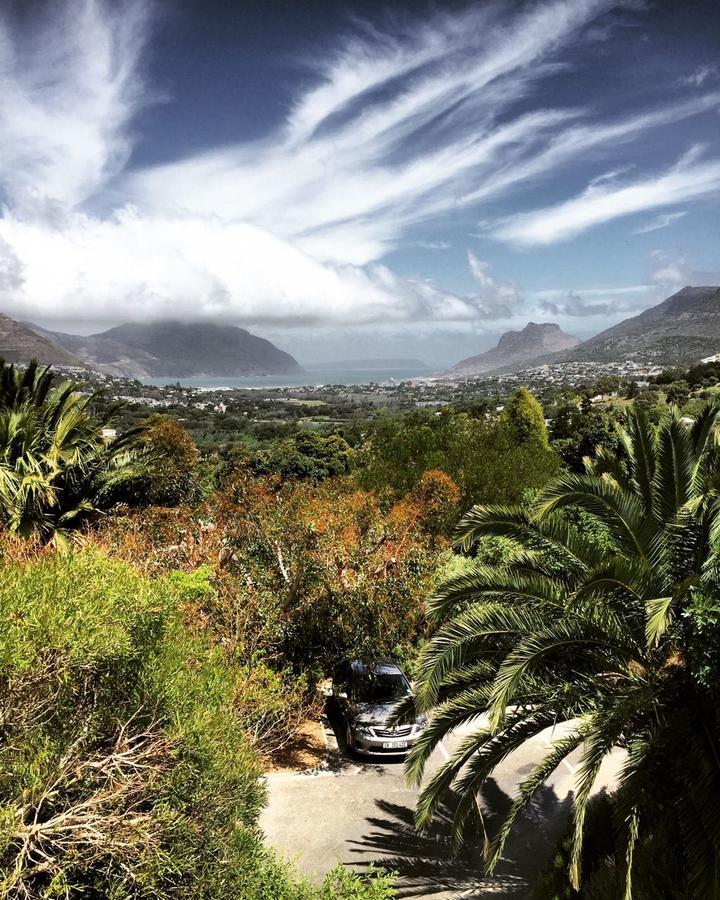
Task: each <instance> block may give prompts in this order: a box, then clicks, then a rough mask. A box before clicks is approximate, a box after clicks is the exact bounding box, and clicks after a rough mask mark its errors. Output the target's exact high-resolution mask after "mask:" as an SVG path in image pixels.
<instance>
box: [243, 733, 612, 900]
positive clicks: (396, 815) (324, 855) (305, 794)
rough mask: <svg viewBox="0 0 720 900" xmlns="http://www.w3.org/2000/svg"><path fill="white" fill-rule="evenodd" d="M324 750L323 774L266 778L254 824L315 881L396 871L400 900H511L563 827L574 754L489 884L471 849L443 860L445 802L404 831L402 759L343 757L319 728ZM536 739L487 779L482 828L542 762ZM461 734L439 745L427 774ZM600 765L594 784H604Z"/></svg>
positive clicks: (408, 816)
mask: <svg viewBox="0 0 720 900" xmlns="http://www.w3.org/2000/svg"><path fill="white" fill-rule="evenodd" d="M326 726H327V727H326V733H327V734H328V737H329V742H330V747H331V752H330V756H329V761H328V766H327V768H325V769H323V770H320V771H317V772H313V773H302V774H299V773H298V774H295V773H287V774H285V773H283V774H276V775H271V776H269V778H268V789H269V802H268V806H267V808H266V809H265V811H264V813H263V815H262V817H261V821H260V824H261V827H262V828H263V830H264V832H265V834H266V836H267V839H268V841H269V842H270V843H271V844H273V845H274V846H275V847H277V848H278V849H279V850H280V851H281V853H282V854H283V855H285V856H286V857H287V858H289V859H294V860H295V862H296V864H297V866H298V868H299V869H300V870H301V871H302V872H304V873H305V874H307V875H310V876H313V877H316V878H318V879H319V878H321V877H322V876H323V875H324V874H325V872H327V871H328V869H331V868H332V867H333V866H334V865H335V864H336V863H337V862H341V863H343V864H345V865H347V866H353V867H357V868H360V869H362V868H364V867H365V866H367V865H368V864H369V863H370V862H374V863H375V864H377V865H382V866H383V867H384V868H386V869H389V870H393V871H395V872H397V873H398V887H399V896H400V897H424V898H433V900H435V898H437V900H440V898H457V897H514V898H521V897H525V896H526V895H527V884H528V879H531V878H532V876H533V874H534V873H535V872H536V871H537V870H538V868H540V867H541V866H542V865H543V864H544V863H545V861H546V860H547V859H548V856H549V854H550V853H551V851H552V848H553V846H554V844H555V840H556V838H557V835H558V833H559V831H560V830H561V828H562V826H563V823H564V822H565V821H566V816H567V812H568V810H569V804H570V799H571V798H570V796H569V795H570V791H571V790H572V786H573V771H574V768H575V765H576V764H577V757H578V754H576V755H575V757H574V758H571V759H570V760H569V761H568V762H567V763H563V764H562V765H561V766H560V767H559V768H558V770H557V771H556V773H555V775H554V777H553V780H552V781H551V783H550V786H549V787H547V788H545V789H544V790H543V792H541V794H540V795H539V796H538V800H537V802H536V803H535V804H534V806H533V808H532V810H531V811H530V812H529V814H528V815H527V816H525V818H524V819H523V820H522V821H520V822H519V823H518V827H517V828H516V830H515V832H514V834H513V836H512V838H511V840H510V841H508V845H507V848H506V858H505V859H503V860H502V862H501V864H500V866H499V867H498V870H497V873H496V876H495V878H494V879H492V880H489V879H486V878H484V877H483V876H482V874H481V872H482V865H481V852H480V848H479V846H476V847H475V848H474V849H470V850H468V851H466V852H465V853H464V855H462V856H461V857H459V858H456V859H451V858H450V856H449V853H448V840H447V834H448V824H449V821H450V816H451V808H452V799H451V800H450V801H449V803H448V804H447V805H446V806H445V807H443V808H442V809H441V810H440V811H439V815H438V817H437V822H436V824H435V825H434V827H433V828H432V830H431V831H430V832H429V833H427V834H423V835H418V834H417V833H416V832H415V830H414V827H413V810H414V807H415V800H416V797H417V791H416V790H414V789H411V788H408V786H407V785H406V783H405V778H404V773H403V766H402V760H399V761H394V760H393V761H390V760H387V761H385V760H383V761H382V763H374V762H372V763H368V762H364V761H363V760H361V759H359V758H351V757H350V756H348V754H347V753H346V751H345V747H344V744H343V743H340V744H339V746H338V742H337V740H336V738H335V736H334V733H333V731H332V729H331V728H330V727H329V725H327V723H326ZM551 737H552V734H551V732H549V731H548V732H546V733H544V734H543V735H541V736H539V737H538V738H537V739H535V740H534V741H531V742H529V743H528V744H526V745H525V746H524V747H522V748H521V749H520V750H518V751H516V753H514V754H513V755H512V756H511V757H510V758H508V760H506V762H505V763H504V764H503V765H502V766H501V767H500V768H499V769H498V770H497V771H496V777H495V779H494V780H493V781H491V782H490V783H489V784H488V785H487V787H486V789H485V791H484V792H483V797H482V807H483V812H484V816H485V819H486V821H487V823H488V827H489V830H491V831H492V829H493V826H494V824H495V822H496V821H497V819H498V818H499V817H500V816H501V815H502V814H503V812H504V811H505V810H507V808H508V806H509V805H510V802H511V799H510V798H511V796H512V794H513V793H514V789H515V786H516V785H517V784H518V782H519V781H521V780H522V779H523V778H524V777H525V776H526V775H527V774H528V773H529V772H530V771H531V769H532V767H533V765H534V763H536V762H537V761H538V760H539V759H540V758H541V757H542V755H543V750H544V749H545V748H546V747H547V744H548V741H549V740H550V739H551ZM460 738H461V735H457V736H454V737H453V738H451V739H449V740H448V741H447V742H446V745H441V747H440V748H439V750H437V751H436V752H435V755H434V758H433V759H432V760H431V764H430V767H429V770H428V771H429V772H431V771H432V770H433V769H434V768H435V767H436V766H437V765H439V764H440V763H441V762H442V761H443V759H444V758H447V753H448V752H451V751H452V749H453V747H454V745H455V744H456V743H457V741H458V740H459V739H460ZM612 768H613V766H612V765H611V766H609V767H608V768H607V770H606V772H605V773H604V777H603V778H602V779H601V780H602V781H603V783H608V782H609V781H610V780H611V779H612Z"/></svg>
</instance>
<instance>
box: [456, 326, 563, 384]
mask: <svg viewBox="0 0 720 900" xmlns="http://www.w3.org/2000/svg"><path fill="white" fill-rule="evenodd" d="M578 344H580V340H579V338H576V337H574V336H573V335H570V334H566V333H565V332H564V331H563V330H562V329H561V328H560V326H559V325H558V324H557V323H555V322H528V323H527V325H525V327H524V328H522V329H521V330H520V331H506V332H505V333H504V334H502V335H501V336H500V338H499V339H498V342H497V344H496V345H495V347H492V348H491V349H490V350H486V351H485V352H483V353H478V354H476V355H475V356H468V357H467V358H466V359H462V360H460V362H458V363H455V365H454V366H451V367H450V368H449V369H447V370H446V372H445V373H444V375H445V376H461V377H467V378H470V377H473V376H476V375H484V374H487V373H490V372H493V371H495V370H497V369H499V368H504V367H508V366H514V365H517V364H519V363H522V362H524V361H526V360H528V359H532V358H533V357H534V356H538V355H539V354H540V353H542V352H543V351H544V352H545V353H555V352H558V351H561V350H566V349H568V348H569V347H576V346H577V345H578Z"/></svg>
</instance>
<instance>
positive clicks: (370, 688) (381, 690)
mask: <svg viewBox="0 0 720 900" xmlns="http://www.w3.org/2000/svg"><path fill="white" fill-rule="evenodd" d="M409 688H410V686H409V684H408V681H407V679H406V678H405V676H404V675H401V674H400V672H396V673H390V672H365V673H363V675H362V676H361V677H360V678H359V680H358V682H357V686H356V688H355V699H356V700H358V701H359V702H360V703H393V702H395V701H397V700H401V699H402V698H403V697H407V695H408V694H409V693H410V690H409Z"/></svg>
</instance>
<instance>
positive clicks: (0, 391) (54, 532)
mask: <svg viewBox="0 0 720 900" xmlns="http://www.w3.org/2000/svg"><path fill="white" fill-rule="evenodd" d="M97 399H98V394H97V393H92V394H82V393H80V386H79V385H77V384H74V383H72V382H63V383H60V384H58V385H57V386H55V387H53V375H52V374H51V372H50V371H49V369H44V370H42V371H41V370H40V369H39V368H38V366H37V364H36V363H31V364H30V365H29V366H28V367H27V368H26V369H24V370H23V369H16V368H15V367H14V366H12V365H10V366H7V365H5V363H4V362H3V361H2V360H0V527H2V528H6V529H7V530H9V531H11V532H14V533H16V534H19V535H22V536H26V537H27V536H30V535H33V534H34V535H37V536H38V537H39V538H40V540H42V541H44V542H46V541H50V540H52V541H54V542H55V543H62V542H64V541H66V540H67V538H68V537H70V536H71V535H72V533H73V532H74V531H75V530H76V529H77V528H78V527H79V526H80V525H81V524H82V523H83V522H84V521H85V520H86V519H87V518H88V517H89V516H91V515H93V514H95V513H96V512H97V511H98V510H99V509H100V508H101V507H102V505H103V497H105V496H108V488H109V487H110V486H111V485H113V484H114V483H116V482H117V481H118V480H120V479H123V478H126V477H130V475H134V474H135V460H134V458H133V454H132V451H131V444H132V441H133V440H134V438H135V434H134V433H127V434H125V435H123V436H121V437H120V438H119V439H116V440H114V441H113V442H112V443H108V442H106V441H105V440H104V439H103V435H102V429H103V428H104V427H107V426H109V425H111V424H113V422H114V421H115V419H116V416H117V412H118V408H117V407H110V408H109V409H107V410H106V411H105V413H104V414H102V415H101V416H94V415H92V414H91V409H90V407H91V404H94V403H95V402H96V401H97Z"/></svg>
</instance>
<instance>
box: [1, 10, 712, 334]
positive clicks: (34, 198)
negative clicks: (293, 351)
mask: <svg viewBox="0 0 720 900" xmlns="http://www.w3.org/2000/svg"><path fill="white" fill-rule="evenodd" d="M614 5H615V4H614V3H613V2H612V0H545V2H539V3H535V4H527V5H518V6H516V5H514V4H500V3H498V4H493V3H490V4H473V5H471V6H470V7H469V8H468V9H467V10H466V11H465V12H460V13H453V14H449V13H438V14H436V15H435V16H433V17H431V18H430V19H427V20H425V21H415V22H414V23H413V24H411V25H404V26H402V27H399V26H397V24H391V25H389V26H388V28H387V30H385V31H380V30H378V29H377V28H371V27H370V26H368V25H367V24H363V23H355V24H354V26H353V29H352V31H351V33H349V34H348V36H346V37H345V38H344V39H341V40H339V42H338V46H337V48H336V50H335V51H334V52H333V51H332V50H330V51H326V52H325V53H324V54H323V58H324V59H326V60H329V61H328V62H327V63H324V64H322V65H321V66H320V67H317V66H316V67H314V68H313V67H312V64H309V65H310V70H309V72H308V73H307V75H306V78H305V79H303V82H302V83H303V84H307V83H308V82H310V87H305V88H301V89H299V91H298V95H297V97H296V99H295V102H294V103H293V104H292V107H291V109H290V111H289V113H288V116H287V119H286V120H285V121H284V122H282V123H281V124H280V125H279V126H278V127H277V128H276V129H275V130H274V131H272V133H270V134H268V135H266V136H265V137H264V138H263V139H262V140H260V141H255V142H252V143H247V142H245V143H237V144H234V145H232V144H231V145H229V146H223V147H222V148H215V149H210V150H208V151H207V152H204V153H199V154H194V155H191V156H182V155H181V157H180V158H179V159H177V160H176V161H174V162H172V163H169V164H166V165H161V166H155V167H151V168H146V169H141V170H132V169H128V159H129V155H130V151H131V149H132V145H133V128H132V126H133V117H134V116H135V115H136V113H137V111H138V110H139V109H140V108H142V107H143V106H144V105H145V104H147V103H149V102H152V101H153V100H154V99H157V98H156V96H155V95H154V91H153V89H152V87H151V86H148V85H147V84H146V83H145V82H144V81H143V79H142V77H141V74H142V70H143V67H142V55H143V50H144V48H145V46H146V42H147V35H148V33H149V32H150V31H151V26H152V5H151V4H149V3H147V2H143V0H127V2H123V3H120V4H116V3H114V2H110V0H64V2H58V3H54V2H49V0H48V3H47V6H46V9H47V15H46V17H45V19H44V20H42V21H43V22H44V24H43V25H42V27H40V28H39V29H35V30H33V31H31V32H27V31H23V32H19V31H18V30H17V29H16V28H13V27H11V26H10V25H9V24H8V23H9V18H7V19H4V18H3V14H2V13H1V12H0V192H1V193H2V199H3V201H4V209H3V211H2V214H1V215H0V301H2V308H3V309H6V310H7V311H10V312H15V313H17V314H21V315H23V316H26V317H39V318H44V319H48V318H49V317H51V316H54V315H58V314H59V311H60V310H61V311H62V313H61V314H62V317H63V319H64V320H65V321H70V320H71V319H73V318H77V319H83V318H84V317H85V316H86V315H87V312H88V308H89V307H90V306H91V307H92V313H93V317H94V318H95V320H96V321H99V320H102V319H106V320H110V321H115V320H117V319H118V318H119V317H120V316H122V315H125V316H132V317H140V316H146V317H157V316H166V315H174V316H187V317H197V316H207V315H212V316H215V317H218V318H225V319H227V320H231V321H237V322H241V321H242V322H245V323H248V324H250V323H270V324H273V323H284V324H292V323H299V324H302V323H306V322H319V321H323V322H328V323H330V322H335V323H341V322H346V323H352V322H359V323H371V322H376V321H387V322H398V323H401V322H405V321H433V320H434V321H440V322H452V321H455V322H467V321H472V320H476V319H478V318H482V317H485V318H493V317H495V318H497V317H498V316H501V315H505V314H519V313H518V307H519V298H518V293H517V289H516V288H515V287H514V286H513V285H511V284H509V283H507V282H503V281H501V280H499V279H496V278H495V277H494V276H492V275H491V274H490V273H489V270H488V267H487V264H486V263H484V262H482V261H481V260H479V259H477V258H476V257H473V256H472V255H471V256H470V257H469V263H470V266H471V269H472V271H473V273H474V280H475V284H476V288H475V289H474V292H472V293H471V294H469V295H468V296H461V295H460V294H458V293H454V292H450V291H444V290H442V289H440V288H438V287H437V286H434V285H433V284H431V283H428V282H425V281H413V280H410V279H403V278H400V277H399V276H397V275H396V274H394V273H393V272H392V271H391V270H390V269H388V268H387V267H386V266H385V265H383V264H382V260H383V257H384V256H385V255H386V254H387V253H388V251H390V250H392V249H394V248H395V247H396V246H397V245H398V243H399V242H400V241H402V240H403V239H405V238H406V237H407V236H408V235H413V236H417V235H418V234H423V235H427V234H428V224H429V223H431V222H434V221H436V220H437V219H438V218H439V217H441V216H445V215H449V214H452V213H453V212H455V211H456V210H458V209H470V208H472V209H473V211H475V210H476V209H477V212H478V216H480V214H481V212H483V211H482V210H481V207H482V204H483V203H485V202H486V201H489V200H491V199H495V198H498V197H506V196H510V195H511V194H512V193H513V192H517V191H518V189H519V188H520V187H521V186H522V185H524V184H527V183H528V182H531V181H532V180H533V179H538V178H541V177H543V176H546V175H547V174H548V173H551V172H554V171H557V170H558V169H559V168H560V167H562V166H564V165H566V164H567V163H568V162H570V161H572V160H576V159H584V158H586V157H587V155H588V153H589V151H592V152H593V153H596V154H602V153H605V152H608V151H609V150H610V149H612V148H616V147H618V146H619V145H623V144H628V143H630V142H631V141H635V140H638V139H640V138H642V137H643V136H644V135H646V134H647V133H648V131H649V130H650V129H653V128H659V127H662V126H664V125H667V124H669V123H672V122H679V121H681V120H683V119H685V118H687V117H690V116H694V115H697V114H698V113H701V112H703V111H706V110H708V109H711V108H713V106H717V104H718V101H719V100H720V95H718V94H710V93H708V94H702V93H701V92H700V91H698V92H693V96H692V97H691V98H690V99H685V100H680V101H677V102H674V103H668V104H666V105H664V106H663V107H662V108H657V109H649V110H648V109H646V110H641V111H638V112H636V113H635V114H633V115H626V116H625V117H624V118H620V119H614V120H607V121H600V120H598V119H597V117H596V116H595V115H594V112H593V110H590V109H584V108H577V107H565V106H564V107H563V108H554V107H552V106H548V105H547V104H546V103H545V102H544V101H543V99H542V98H543V96H544V95H543V94H542V92H541V91H540V90H539V88H540V87H541V86H542V84H543V82H544V80H545V79H546V78H547V77H548V76H552V75H556V74H557V73H558V71H563V70H564V68H565V67H566V66H567V62H566V59H565V53H564V51H565V49H566V48H567V46H568V45H571V44H572V43H573V42H574V41H575V39H576V37H577V36H578V35H579V34H581V33H585V34H586V32H587V28H588V26H590V25H591V24H592V23H594V22H595V21H596V20H597V19H598V17H601V16H602V14H603V13H604V12H606V11H607V10H608V9H609V8H610V7H612V6H614ZM38 21H40V20H39V19H38ZM700 83H702V82H700ZM719 166H720V163H718V162H717V161H715V162H703V161H701V160H698V159H694V160H692V161H688V160H686V161H685V162H684V163H681V164H679V165H678V166H676V167H674V168H673V169H672V170H670V171H669V172H667V173H665V174H664V175H661V176H656V177H655V178H654V179H643V178H641V177H640V176H639V175H638V176H637V177H636V181H635V182H634V183H631V184H626V185H625V186H624V187H623V186H621V185H619V184H618V179H620V178H621V177H622V176H626V175H627V172H620V173H617V172H616V173H615V174H614V177H613V178H612V179H607V178H606V179H605V180H604V181H602V180H601V181H597V180H596V182H595V183H594V184H592V185H590V186H589V187H588V189H587V191H585V192H584V193H583V194H582V195H581V196H579V197H577V198H574V199H573V200H570V201H566V202H565V203H563V204H559V205H558V206H555V207H549V208H548V209H546V210H538V211H534V212H532V213H529V214H526V215H525V216H524V217H523V216H520V217H515V218H513V219H510V220H507V221H505V222H503V223H501V224H500V225H499V226H498V228H497V232H498V234H499V235H500V236H501V237H504V238H505V239H507V240H512V241H513V242H516V243H521V244H528V245H529V244H533V243H547V242H550V241H553V240H560V239H563V238H564V237H568V236H571V235H572V234H575V233H578V232H579V231H581V230H583V229H584V228H587V227H590V226H591V225H592V224H596V223H597V222H599V221H604V220H607V219H608V218H612V217H614V216H615V215H619V214H627V213H629V212H632V211H640V210H644V209H654V208H656V207H658V206H664V205H670V204H671V203H677V202H679V201H680V200H686V199H689V198H692V197H694V196H701V195H702V193H703V192H705V191H706V190H707V189H708V184H710V183H711V182H712V183H714V181H716V180H717V178H718V174H719V172H720V169H719V168H718V167H719ZM111 182H112V191H110V190H109V185H110V183H111ZM673 198H674V199H673ZM618 204H619V206H618ZM616 207H617V208H619V209H620V210H621V212H619V213H617V212H613V210H614V209H615V208H616ZM100 208H103V209H109V212H108V213H107V215H104V216H99V215H97V214H94V213H93V212H92V210H97V209H100ZM622 210H624V211H625V212H622ZM484 217H485V218H487V213H485V216H484ZM547 222H549V223H550V224H549V226H547ZM547 235H550V237H549V238H548V237H547ZM415 244H416V246H417V245H420V246H423V244H422V243H421V242H420V241H418V240H417V239H415ZM424 246H425V247H427V248H428V249H440V248H441V247H442V246H444V243H443V242H441V241H432V240H430V239H427V238H426V240H425V243H424Z"/></svg>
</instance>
